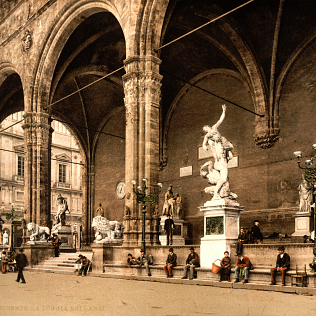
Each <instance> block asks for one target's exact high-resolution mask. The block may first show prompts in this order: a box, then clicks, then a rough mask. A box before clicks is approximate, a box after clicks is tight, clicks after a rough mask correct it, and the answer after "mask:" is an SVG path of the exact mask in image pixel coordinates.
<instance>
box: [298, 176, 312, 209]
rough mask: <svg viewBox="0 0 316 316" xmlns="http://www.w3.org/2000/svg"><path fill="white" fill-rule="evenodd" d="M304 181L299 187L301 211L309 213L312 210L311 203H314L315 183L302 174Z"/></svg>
mask: <svg viewBox="0 0 316 316" xmlns="http://www.w3.org/2000/svg"><path fill="white" fill-rule="evenodd" d="M302 178H303V179H302V181H301V183H300V185H299V187H298V190H299V195H300V212H303V213H307V212H308V213H309V212H310V210H311V205H312V204H313V185H312V184H311V183H310V182H308V181H307V180H305V179H304V176H302Z"/></svg>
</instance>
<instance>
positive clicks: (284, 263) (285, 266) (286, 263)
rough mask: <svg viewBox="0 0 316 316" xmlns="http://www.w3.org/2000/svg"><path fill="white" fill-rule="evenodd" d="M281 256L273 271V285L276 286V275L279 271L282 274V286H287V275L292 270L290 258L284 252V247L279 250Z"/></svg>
mask: <svg viewBox="0 0 316 316" xmlns="http://www.w3.org/2000/svg"><path fill="white" fill-rule="evenodd" d="M278 250H279V254H278V257H277V261H276V267H275V268H272V269H271V283H270V285H275V284H276V282H275V275H276V273H277V272H278V271H279V272H281V274H282V286H285V273H286V271H287V270H289V269H290V256H289V255H288V254H287V253H285V252H284V246H280V247H279V248H278Z"/></svg>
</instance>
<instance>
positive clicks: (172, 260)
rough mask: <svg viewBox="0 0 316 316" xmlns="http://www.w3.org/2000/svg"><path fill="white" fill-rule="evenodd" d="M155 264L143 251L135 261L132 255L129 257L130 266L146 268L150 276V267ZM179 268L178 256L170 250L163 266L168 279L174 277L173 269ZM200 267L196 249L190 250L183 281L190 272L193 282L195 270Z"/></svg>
mask: <svg viewBox="0 0 316 316" xmlns="http://www.w3.org/2000/svg"><path fill="white" fill-rule="evenodd" d="M152 263H153V260H152V257H151V256H150V255H148V254H146V253H145V251H144V250H143V249H141V255H140V256H139V257H138V258H137V259H135V258H134V257H133V255H132V254H131V253H129V254H128V256H127V264H128V265H138V266H142V265H143V266H145V268H146V273H147V274H148V276H151V272H150V268H149V265H151V264H152ZM176 266H177V255H176V254H175V253H174V252H173V248H169V253H168V256H167V259H166V264H165V265H164V266H163V269H164V271H165V274H166V276H167V278H172V277H173V268H174V267H176ZM199 266H200V258H199V255H198V254H197V253H196V252H195V251H194V248H193V247H191V248H190V254H189V255H188V257H187V259H186V261H185V265H184V268H183V277H182V279H186V278H187V272H188V271H189V279H190V280H192V279H193V276H194V268H195V267H199Z"/></svg>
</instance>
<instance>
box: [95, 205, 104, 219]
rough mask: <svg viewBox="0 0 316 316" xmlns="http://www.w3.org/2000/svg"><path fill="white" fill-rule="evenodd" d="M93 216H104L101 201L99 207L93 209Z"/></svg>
mask: <svg viewBox="0 0 316 316" xmlns="http://www.w3.org/2000/svg"><path fill="white" fill-rule="evenodd" d="M95 216H104V209H103V207H102V204H101V203H100V204H99V207H98V208H97V209H96V211H95Z"/></svg>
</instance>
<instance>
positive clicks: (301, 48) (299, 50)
mask: <svg viewBox="0 0 316 316" xmlns="http://www.w3.org/2000/svg"><path fill="white" fill-rule="evenodd" d="M315 41H316V34H315V33H314V32H313V33H312V34H311V35H310V36H308V37H307V38H306V39H305V40H304V41H303V42H302V43H301V44H300V45H299V46H298V47H297V48H296V50H295V51H294V52H293V53H292V55H291V56H290V58H289V59H288V60H287V62H286V63H285V65H284V66H283V68H282V70H281V73H280V75H279V77H278V79H277V82H276V87H275V102H274V108H273V118H271V119H273V123H274V129H275V130H276V131H277V132H278V131H279V106H280V98H281V91H282V88H283V85H284V82H285V81H286V78H287V76H288V75H289V73H290V72H291V70H292V68H293V67H294V65H295V63H296V62H297V60H298V59H299V58H300V56H301V55H302V54H303V53H304V52H305V51H306V50H307V49H308V48H309V46H311V45H312V44H313V43H314V42H315Z"/></svg>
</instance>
